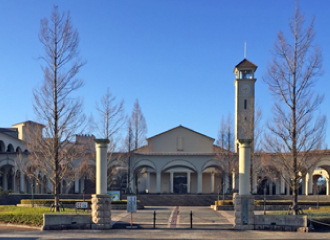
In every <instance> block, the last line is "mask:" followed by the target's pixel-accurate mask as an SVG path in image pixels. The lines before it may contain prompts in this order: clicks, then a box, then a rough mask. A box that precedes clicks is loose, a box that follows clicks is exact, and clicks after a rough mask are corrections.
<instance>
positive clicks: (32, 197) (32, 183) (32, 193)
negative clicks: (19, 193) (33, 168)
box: [32, 183, 34, 207]
mask: <svg viewBox="0 0 330 240" xmlns="http://www.w3.org/2000/svg"><path fill="white" fill-rule="evenodd" d="M32 207H34V183H32Z"/></svg>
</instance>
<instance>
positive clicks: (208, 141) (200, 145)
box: [148, 126, 214, 153]
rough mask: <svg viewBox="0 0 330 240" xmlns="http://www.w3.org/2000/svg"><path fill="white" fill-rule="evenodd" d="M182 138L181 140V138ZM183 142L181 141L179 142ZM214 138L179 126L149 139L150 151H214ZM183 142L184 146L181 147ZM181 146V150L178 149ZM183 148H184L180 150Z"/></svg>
mask: <svg viewBox="0 0 330 240" xmlns="http://www.w3.org/2000/svg"><path fill="white" fill-rule="evenodd" d="M179 139H181V140H179ZM178 141H179V142H181V141H182V142H181V143H178ZM213 142H214V139H213V138H210V137H207V136H205V135H202V134H199V133H197V132H194V131H192V130H189V129H187V128H185V127H181V126H180V127H177V128H174V129H172V130H170V131H167V132H165V133H162V134H160V135H156V136H155V137H152V138H149V139H148V152H149V153H212V152H214V149H213ZM181 144H182V146H183V147H182V148H181ZM178 148H179V150H178ZM180 149H182V150H180Z"/></svg>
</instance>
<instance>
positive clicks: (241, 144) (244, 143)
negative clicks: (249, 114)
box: [237, 139, 253, 147]
mask: <svg viewBox="0 0 330 240" xmlns="http://www.w3.org/2000/svg"><path fill="white" fill-rule="evenodd" d="M252 141H253V139H237V143H239V147H251V146H250V144H251V143H252Z"/></svg>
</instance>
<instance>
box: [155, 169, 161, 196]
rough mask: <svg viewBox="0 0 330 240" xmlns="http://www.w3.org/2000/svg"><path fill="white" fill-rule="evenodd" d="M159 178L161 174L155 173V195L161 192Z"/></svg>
mask: <svg viewBox="0 0 330 240" xmlns="http://www.w3.org/2000/svg"><path fill="white" fill-rule="evenodd" d="M161 178H162V173H161V172H157V173H156V186H157V193H160V192H161Z"/></svg>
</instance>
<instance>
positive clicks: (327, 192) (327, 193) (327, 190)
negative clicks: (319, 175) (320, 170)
mask: <svg viewBox="0 0 330 240" xmlns="http://www.w3.org/2000/svg"><path fill="white" fill-rule="evenodd" d="M326 181H327V185H326V192H325V195H329V179H327V178H326Z"/></svg>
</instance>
